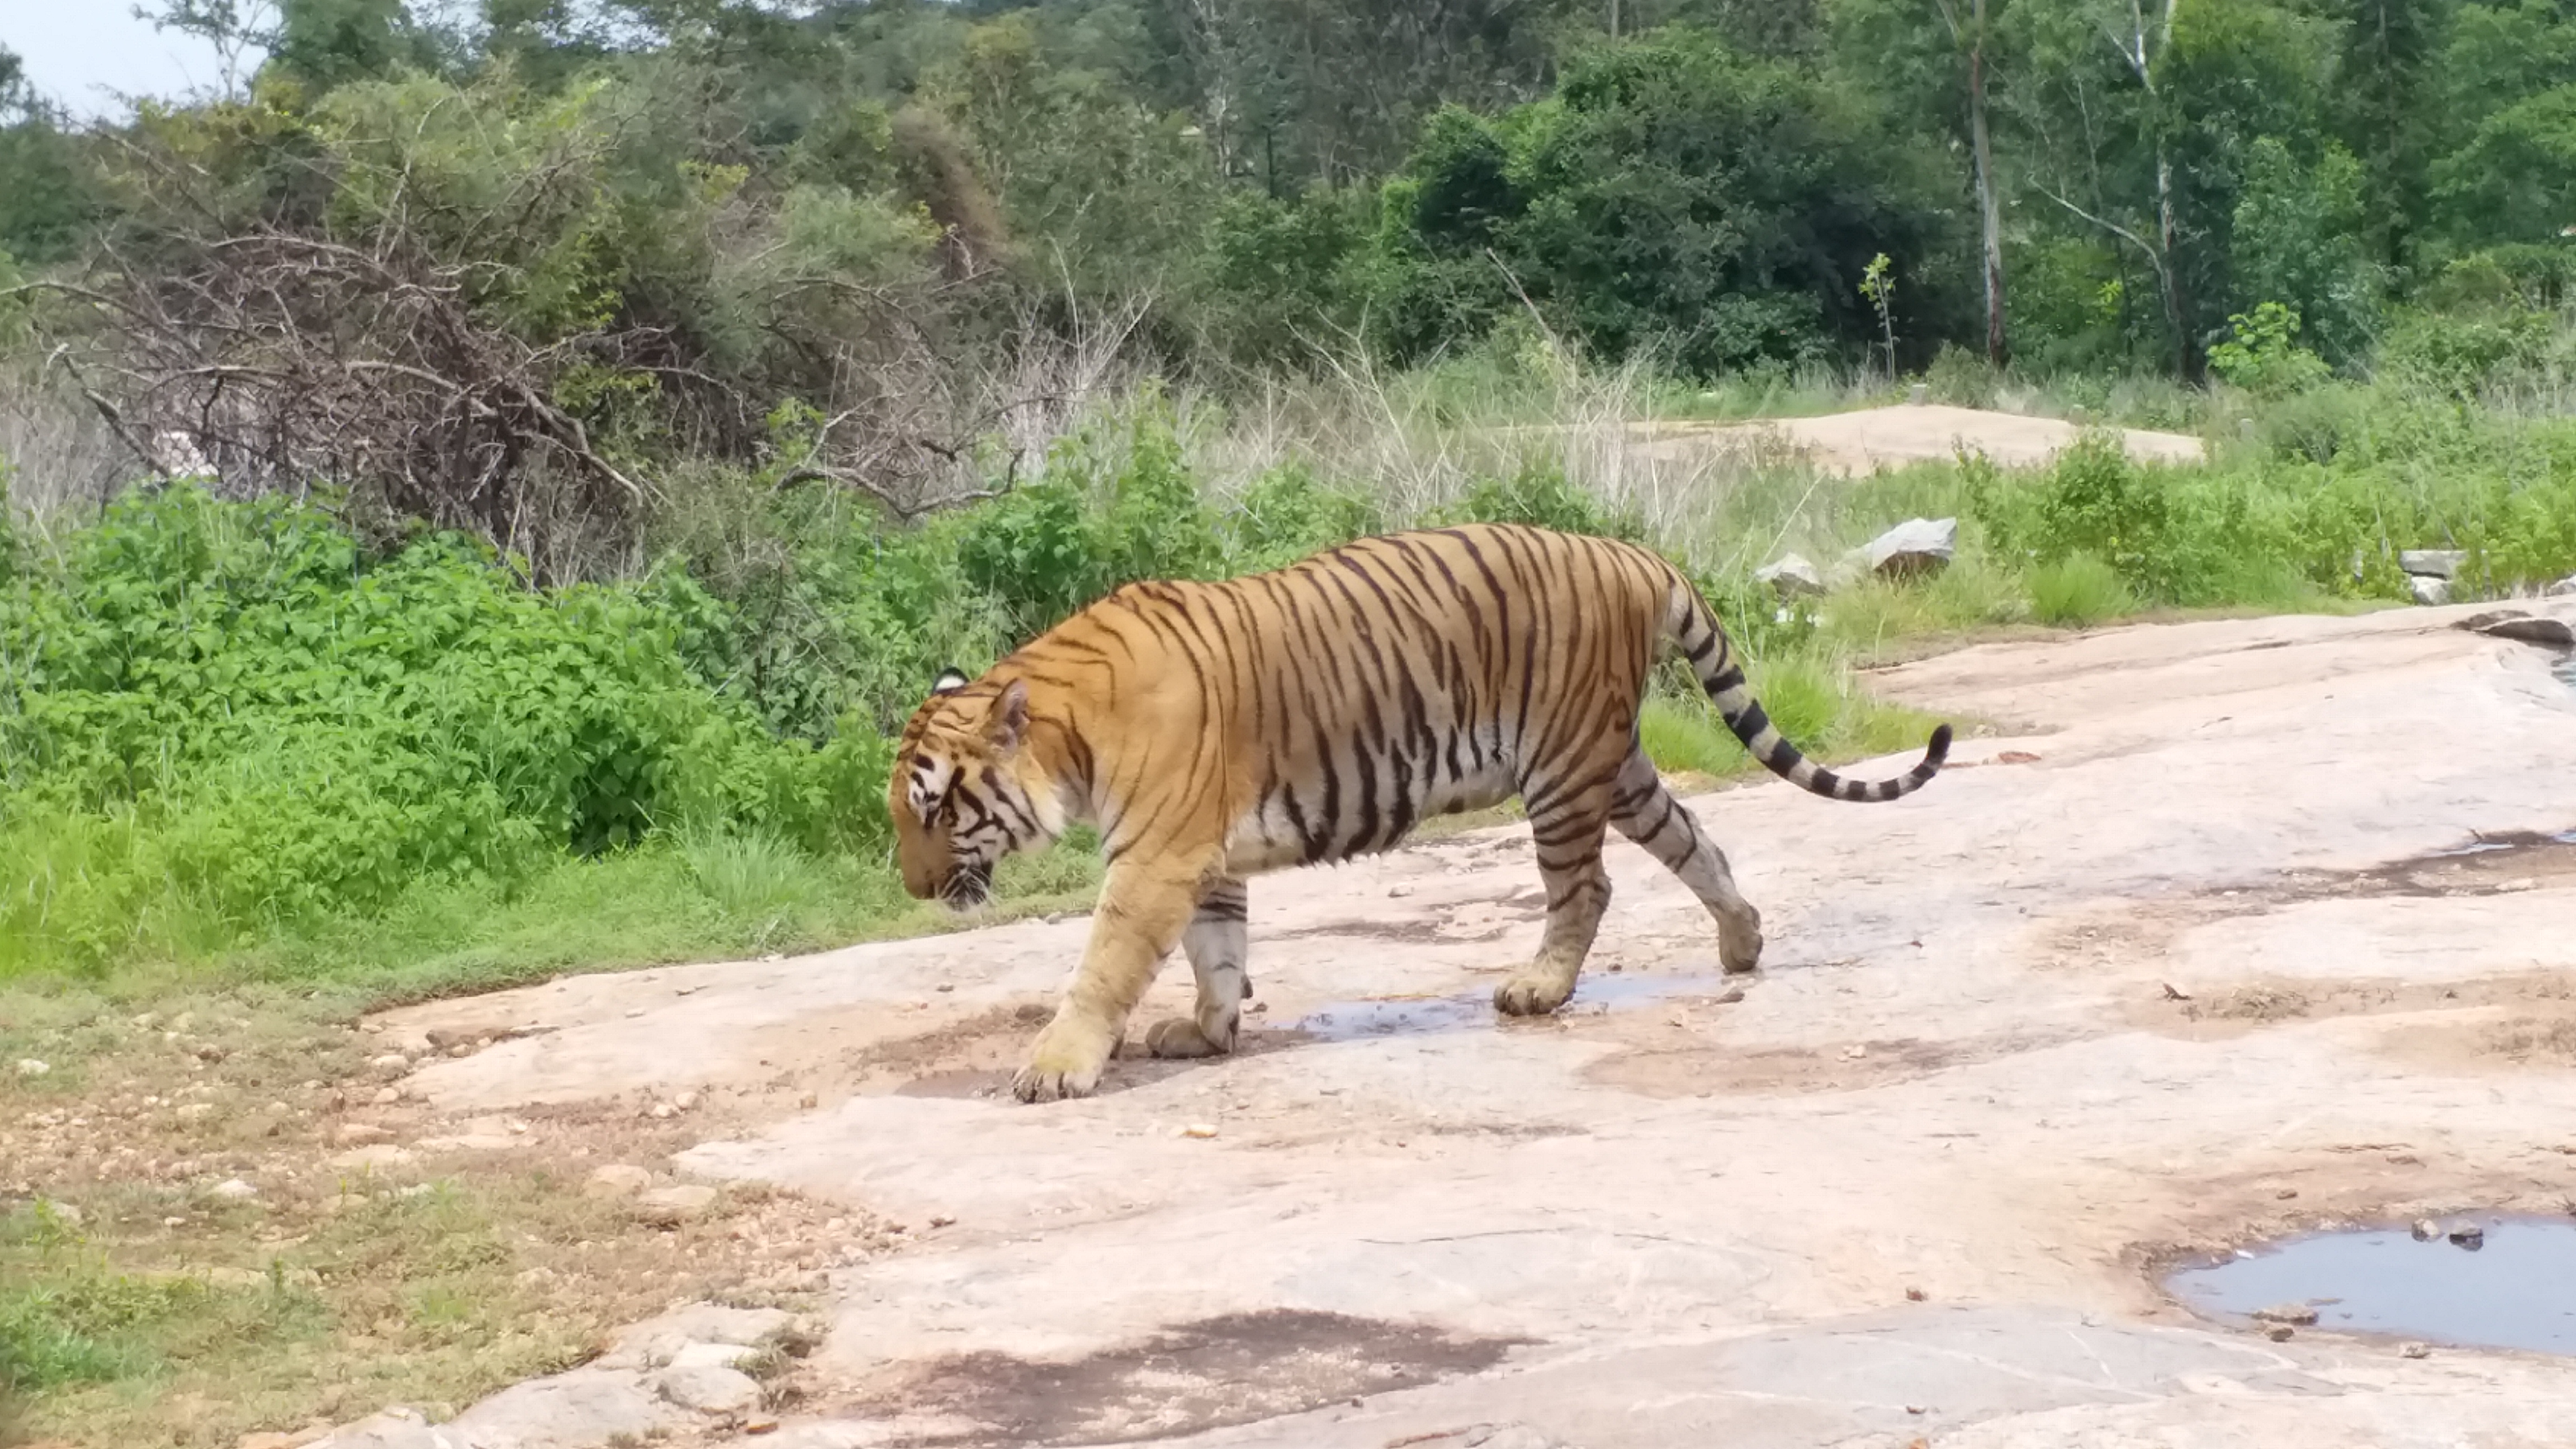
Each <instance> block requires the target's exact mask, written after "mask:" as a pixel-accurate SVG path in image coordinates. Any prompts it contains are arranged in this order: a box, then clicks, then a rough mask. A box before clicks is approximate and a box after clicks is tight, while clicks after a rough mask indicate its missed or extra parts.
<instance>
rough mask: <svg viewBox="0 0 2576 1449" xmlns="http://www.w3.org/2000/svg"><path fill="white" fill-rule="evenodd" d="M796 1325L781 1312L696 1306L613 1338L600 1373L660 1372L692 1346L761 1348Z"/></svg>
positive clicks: (601, 1360) (632, 1326) (599, 1364)
mask: <svg viewBox="0 0 2576 1449" xmlns="http://www.w3.org/2000/svg"><path fill="white" fill-rule="evenodd" d="M794 1321H795V1320H794V1319H793V1318H792V1317H791V1316H790V1315H789V1314H788V1313H787V1312H786V1310H784V1309H779V1308H727V1307H725V1306H724V1305H722V1304H720V1303H692V1304H689V1305H687V1306H686V1307H682V1308H674V1309H672V1310H671V1311H670V1312H668V1313H664V1314H661V1315H659V1316H657V1317H653V1318H648V1319H646V1320H644V1321H643V1322H641V1323H633V1324H629V1325H627V1326H626V1327H624V1328H621V1329H619V1330H618V1331H617V1332H616V1333H615V1334H614V1335H612V1336H611V1337H610V1340H609V1345H608V1352H607V1353H605V1354H603V1355H601V1356H600V1358H599V1359H598V1361H597V1367H600V1368H607V1369H627V1370H640V1369H655V1368H663V1367H666V1366H668V1365H670V1364H673V1363H676V1362H677V1361H678V1360H679V1356H680V1355H681V1354H683V1353H686V1352H688V1350H689V1349H690V1348H691V1346H693V1345H699V1344H743V1343H758V1342H760V1341H761V1340H762V1339H764V1338H767V1337H769V1336H770V1335H771V1334H773V1333H777V1332H778V1331H780V1330H781V1329H784V1328H785V1327H787V1325H788V1324H790V1323H792V1322H794Z"/></svg>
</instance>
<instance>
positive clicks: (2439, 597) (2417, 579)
mask: <svg viewBox="0 0 2576 1449" xmlns="http://www.w3.org/2000/svg"><path fill="white" fill-rule="evenodd" d="M2406 583H2407V586H2408V587H2409V588H2411V589H2413V590H2414V591H2415V602H2417V603H2419V604H2447V603H2449V602H2451V581H2450V580H2449V579H2437V578H2434V577H2432V576H2431V575H2429V574H2413V575H2410V576H2409V577H2408V578H2407V580H2406Z"/></svg>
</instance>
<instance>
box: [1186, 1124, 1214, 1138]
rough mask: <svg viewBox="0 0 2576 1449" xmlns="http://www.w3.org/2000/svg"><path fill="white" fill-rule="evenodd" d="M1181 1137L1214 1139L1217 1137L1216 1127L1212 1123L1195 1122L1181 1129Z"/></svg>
mask: <svg viewBox="0 0 2576 1449" xmlns="http://www.w3.org/2000/svg"><path fill="white" fill-rule="evenodd" d="M1181 1135H1182V1136H1184V1137H1198V1138H1208V1137H1214V1136H1215V1135H1216V1127H1215V1125H1214V1124H1212V1123H1207V1122H1193V1123H1191V1124H1190V1125H1188V1126H1187V1127H1184V1128H1182V1129H1181Z"/></svg>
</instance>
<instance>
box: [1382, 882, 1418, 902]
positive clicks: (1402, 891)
mask: <svg viewBox="0 0 2576 1449" xmlns="http://www.w3.org/2000/svg"><path fill="white" fill-rule="evenodd" d="M1386 894H1387V899H1389V900H1397V901H1400V900H1403V899H1404V898H1405V897H1406V896H1409V895H1411V894H1413V887H1412V885H1411V884H1410V883H1408V882H1404V881H1398V882H1396V883H1395V884H1394V885H1391V886H1388V887H1387V888H1386Z"/></svg>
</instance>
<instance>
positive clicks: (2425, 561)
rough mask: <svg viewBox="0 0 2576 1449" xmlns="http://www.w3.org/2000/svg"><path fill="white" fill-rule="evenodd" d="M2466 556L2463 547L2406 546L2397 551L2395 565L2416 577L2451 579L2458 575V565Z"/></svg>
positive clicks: (2466, 553) (2464, 561)
mask: <svg viewBox="0 0 2576 1449" xmlns="http://www.w3.org/2000/svg"><path fill="white" fill-rule="evenodd" d="M2468 558H2469V555H2468V552H2467V551H2466V550H2465V549H2456V548H2406V549H2399V550H2398V551H2397V566H2398V567H2399V568H2401V569H2404V570H2405V571H2406V572H2408V573H2410V574H2413V575H2414V576H2416V577H2417V578H2427V579H2452V578H2458V577H2459V575H2460V565H2461V564H2463V563H2466V562H2468Z"/></svg>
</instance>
